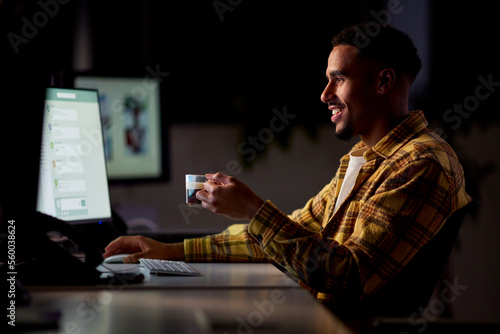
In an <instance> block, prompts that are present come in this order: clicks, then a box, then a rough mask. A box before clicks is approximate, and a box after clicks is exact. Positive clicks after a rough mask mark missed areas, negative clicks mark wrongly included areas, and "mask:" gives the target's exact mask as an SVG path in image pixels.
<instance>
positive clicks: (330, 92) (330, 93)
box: [321, 82, 335, 103]
mask: <svg viewBox="0 0 500 334" xmlns="http://www.w3.org/2000/svg"><path fill="white" fill-rule="evenodd" d="M334 99H335V92H334V89H333V85H332V83H331V82H329V83H328V84H327V85H326V87H325V89H324V90H323V93H321V101H323V102H324V103H328V102H329V101H333V100H334Z"/></svg>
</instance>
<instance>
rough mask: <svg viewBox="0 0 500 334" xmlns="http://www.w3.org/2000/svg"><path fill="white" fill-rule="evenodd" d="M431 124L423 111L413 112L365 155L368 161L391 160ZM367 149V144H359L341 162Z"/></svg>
mask: <svg viewBox="0 0 500 334" xmlns="http://www.w3.org/2000/svg"><path fill="white" fill-rule="evenodd" d="M428 124H429V123H428V122H427V120H426V119H425V116H424V113H423V112H422V111H421V110H414V111H411V112H410V113H409V115H408V117H406V118H405V119H404V120H403V121H402V122H401V123H400V124H399V125H398V126H396V127H395V128H394V129H392V130H391V131H390V132H389V133H388V134H387V135H386V136H385V137H384V138H382V139H381V140H380V141H379V142H378V143H377V144H376V145H375V146H373V147H372V148H371V149H370V150H367V151H366V152H365V153H364V157H365V160H366V161H370V160H373V159H375V158H377V157H382V158H383V159H388V158H390V157H391V156H392V155H393V154H394V153H396V152H397V151H398V150H399V149H400V148H401V147H402V146H403V145H405V144H406V143H407V142H408V141H409V140H411V139H412V138H413V137H415V135H416V134H418V133H420V132H422V131H424V130H425V129H426V128H427V125H428ZM363 147H366V144H365V143H363V142H359V143H357V144H356V145H354V147H353V148H352V150H351V151H350V152H349V153H348V154H346V155H345V156H344V157H342V159H341V162H342V161H343V160H344V161H345V160H347V161H349V156H350V153H351V152H353V151H356V150H359V149H361V148H363Z"/></svg>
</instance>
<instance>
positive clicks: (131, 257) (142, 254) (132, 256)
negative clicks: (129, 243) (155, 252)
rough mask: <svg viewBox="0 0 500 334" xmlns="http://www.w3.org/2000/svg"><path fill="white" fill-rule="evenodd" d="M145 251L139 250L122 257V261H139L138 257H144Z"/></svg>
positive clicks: (145, 255)
mask: <svg viewBox="0 0 500 334" xmlns="http://www.w3.org/2000/svg"><path fill="white" fill-rule="evenodd" d="M146 253H147V252H140V253H135V254H132V255H129V256H127V257H124V258H123V263H139V259H141V258H146V257H147V254H146Z"/></svg>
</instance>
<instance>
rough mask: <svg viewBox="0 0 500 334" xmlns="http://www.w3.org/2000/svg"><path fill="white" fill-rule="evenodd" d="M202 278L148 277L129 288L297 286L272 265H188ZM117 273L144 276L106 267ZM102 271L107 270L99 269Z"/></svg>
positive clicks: (129, 266)
mask: <svg viewBox="0 0 500 334" xmlns="http://www.w3.org/2000/svg"><path fill="white" fill-rule="evenodd" d="M189 265H190V266H192V267H193V268H194V269H196V270H197V271H198V272H200V273H201V274H202V275H201V276H174V275H172V276H156V275H151V276H147V275H145V276H146V277H145V279H144V282H143V283H142V284H132V285H128V286H127V288H130V289H134V288H140V289H144V288H148V289H151V288H156V289H157V288H161V289H180V288H190V289H200V288H201V289H205V288H210V289H216V288H219V289H220V288H232V289H236V288H241V289H254V288H294V289H298V288H299V285H298V284H297V282H295V281H294V280H292V279H291V278H290V277H288V276H286V275H285V274H283V273H282V272H281V271H280V270H279V269H277V268H276V267H275V266H274V265H272V264H270V263H189ZM106 266H107V267H108V268H110V269H113V270H114V271H131V272H137V273H141V272H142V273H144V274H145V271H144V269H142V267H139V264H107V265H106ZM98 269H99V270H101V271H106V270H107V269H106V268H103V267H101V266H100V267H98Z"/></svg>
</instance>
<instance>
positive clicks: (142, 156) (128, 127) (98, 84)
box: [74, 75, 168, 183]
mask: <svg viewBox="0 0 500 334" xmlns="http://www.w3.org/2000/svg"><path fill="white" fill-rule="evenodd" d="M74 85H75V87H76V88H90V89H97V90H98V91H99V101H100V104H101V115H102V123H103V133H104V145H105V154H106V162H107V167H108V180H109V181H110V182H112V183H116V182H124V181H125V182H127V181H162V180H166V179H167V178H168V169H167V161H168V159H167V157H166V154H165V152H166V138H165V137H166V136H165V135H164V133H165V131H164V127H162V126H161V122H162V119H161V115H160V114H161V108H160V84H159V83H158V82H157V81H155V80H154V79H152V78H148V77H118V76H95V75H77V76H75V80H74Z"/></svg>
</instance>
